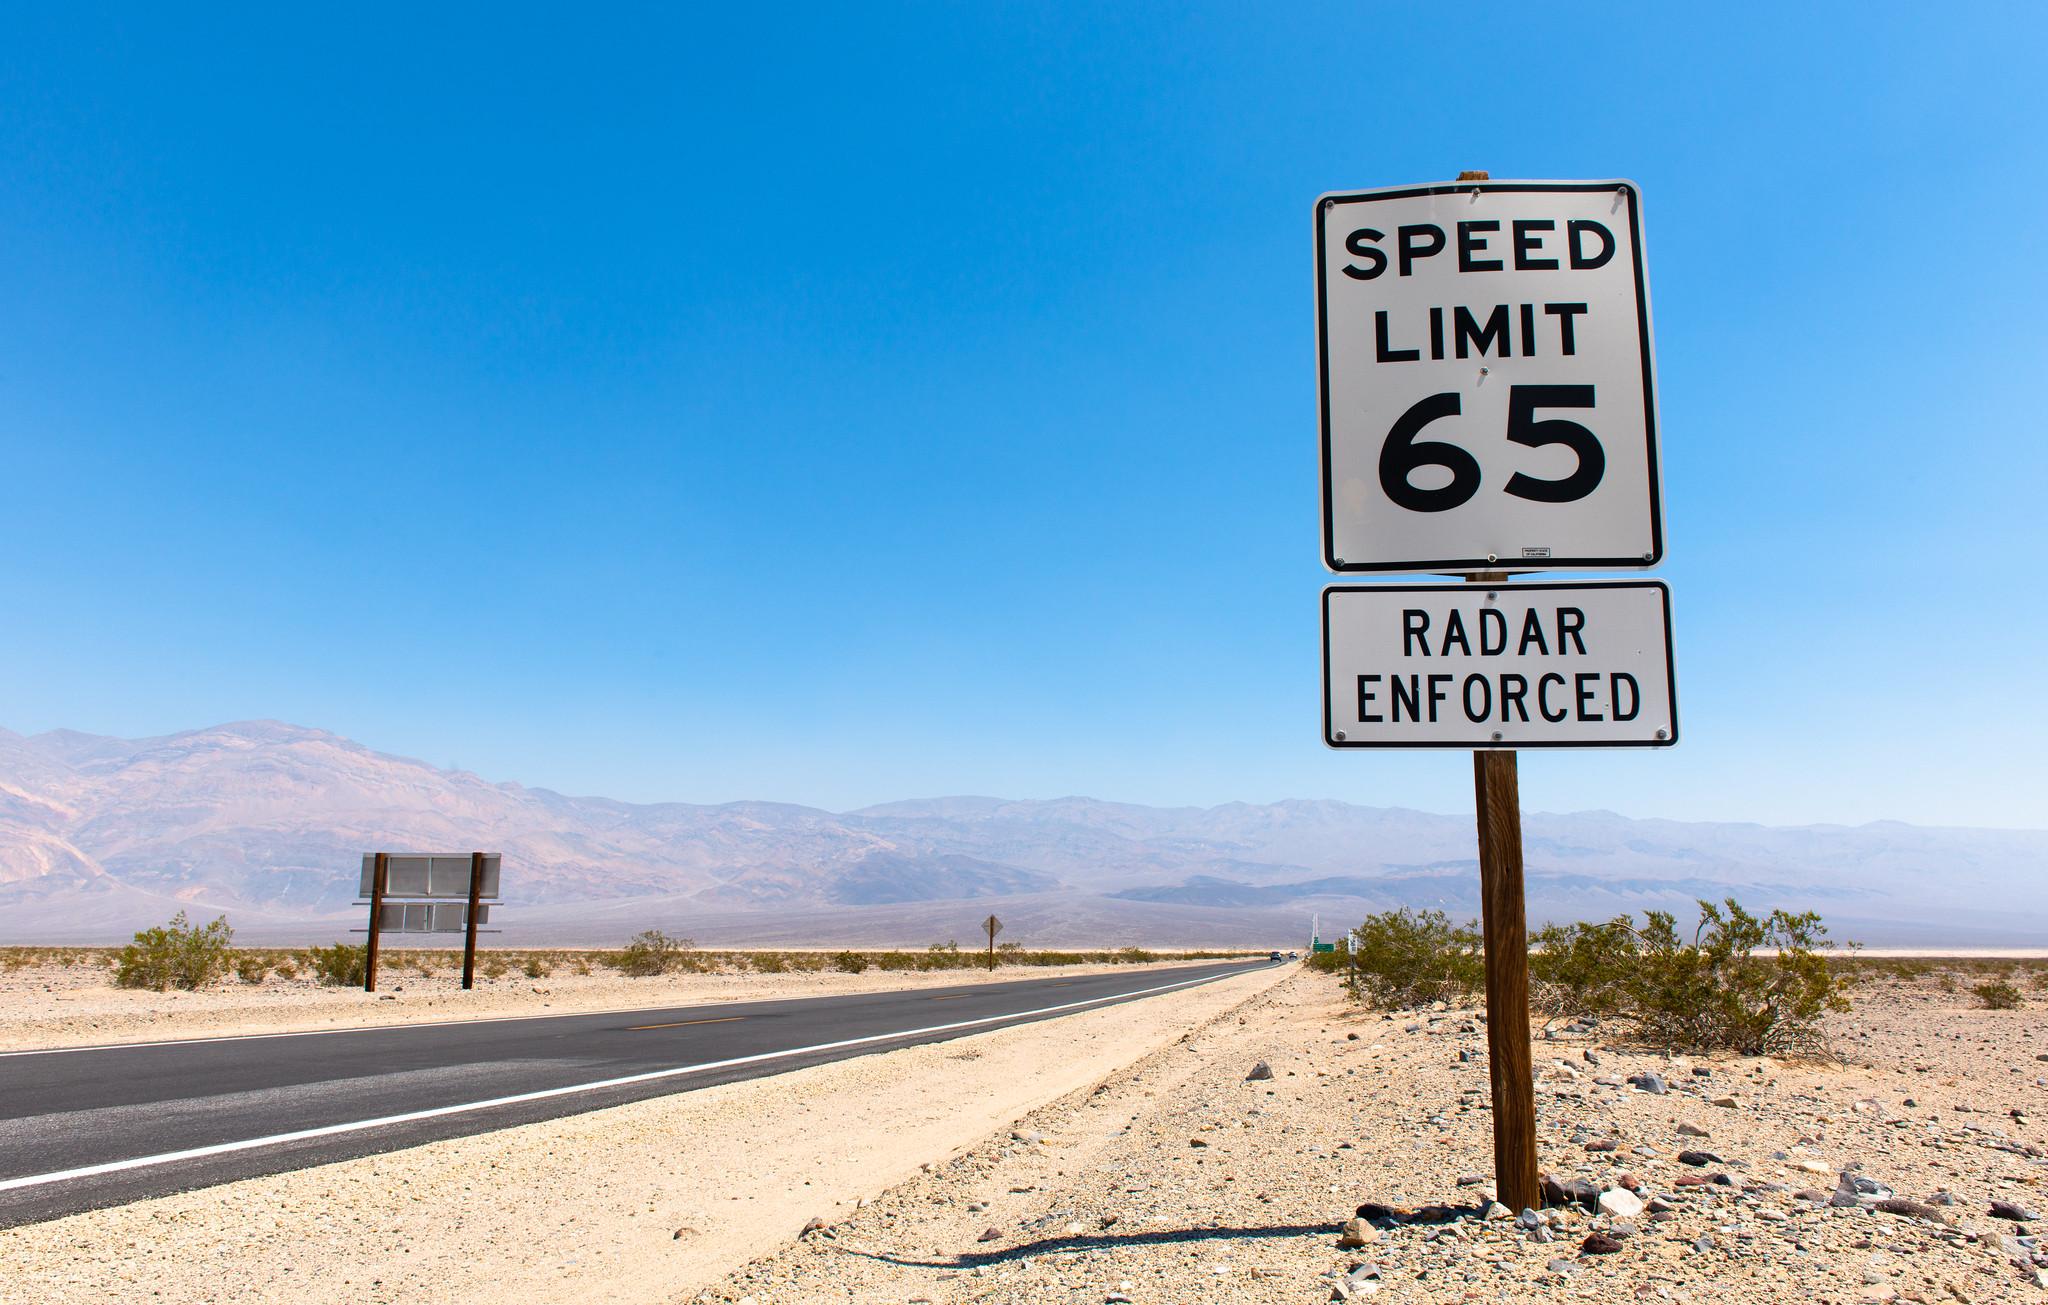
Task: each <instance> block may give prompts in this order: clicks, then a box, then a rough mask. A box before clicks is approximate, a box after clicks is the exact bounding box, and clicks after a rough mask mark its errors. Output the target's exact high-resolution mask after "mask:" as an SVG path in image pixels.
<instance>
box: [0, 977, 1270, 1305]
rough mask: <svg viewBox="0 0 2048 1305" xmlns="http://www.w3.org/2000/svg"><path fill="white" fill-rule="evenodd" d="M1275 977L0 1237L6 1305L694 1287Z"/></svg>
mask: <svg viewBox="0 0 2048 1305" xmlns="http://www.w3.org/2000/svg"><path fill="white" fill-rule="evenodd" d="M999 973H1000V972H999ZM1286 974H1287V971H1286V970H1284V969H1279V970H1260V971H1255V972H1253V973H1251V974H1247V975H1243V976H1239V977H1235V978H1231V979H1226V980H1222V981H1220V982H1218V983H1213V984H1206V985H1203V986H1201V987H1197V988H1192V989H1188V990H1185V991H1182V992H1175V993H1167V994H1162V995H1161V996H1158V997H1151V998H1147V999H1145V1000H1143V1001H1138V1002H1132V1003H1128V1004H1124V1005H1119V1006H1113V1007H1108V1008H1106V1009H1102V1010H1097V1011H1089V1012H1084V1013H1082V1014H1079V1015H1074V1016H1069V1017H1066V1018H1063V1019H1058V1020H1051V1021H1045V1022H1041V1023H1037V1024H1030V1025H1025V1026H1022V1027H1019V1028H1014V1029H1004V1030H998V1031H996V1032H992V1033H985V1034H980V1035H977V1036H974V1037H968V1038H962V1039H958V1040H956V1041H952V1042H946V1043H941V1044H937V1045H934V1046H928V1047H916V1048H911V1049H908V1050H904V1051H895V1052H889V1053H885V1054H881V1055H874V1056H865V1057H860V1058H857V1059H854V1060H849V1061H843V1062H840V1063H838V1064H833V1065H823V1066H817V1067H814V1068H809V1069H802V1070H797V1071H794V1072H792V1073H788V1074H783V1075H778V1076H776V1077H774V1078H768V1079H761V1080H756V1081H754V1082H750V1083H739V1084H730V1085H725V1086H719V1087H712V1088H706V1089H703V1090H700V1091H696V1092H689V1093H684V1094H680V1095H677V1096H672V1097H666V1098H662V1099H659V1100H655V1101H646V1102H639V1103H636V1104H633V1105H629V1106H622V1107H618V1108H615V1109H611V1110H604V1111H598V1112H593V1113H590V1114H586V1115H580V1116H576V1117H573V1118H569V1119H562V1120H554V1121H550V1122H547V1123H542V1124H535V1125H530V1126H527V1127H523V1128H516V1129H507V1130H505V1131H503V1132H498V1133H492V1134H488V1135H485V1136H481V1137H472V1138H460V1139H455V1140H452V1141H447V1142H439V1143H433V1144H430V1145H427V1146H423V1147H417V1148H413V1149H411V1150H406V1151H399V1152H394V1153H392V1154H389V1155H384V1156H376V1157H366V1158H364V1159H360V1160H351V1161H345V1162H342V1163H339V1164H333V1165H326V1166H322V1167H319V1168H315V1169H308V1170H303V1171H301V1172H298V1173H294V1174H280V1175H276V1176H273V1177H269V1178H259V1179H251V1180H248V1181H245V1182H239V1183H231V1184H225V1185H222V1186H219V1187H213V1188H208V1189H205V1190H202V1191H197V1192H190V1193H185V1194H182V1195H178V1196H173V1197H166V1198H163V1199H160V1200H153V1201H142V1202H137V1203H136V1204H133V1205H129V1206H125V1207H121V1208H117V1209H111V1210H101V1211H94V1212H91V1213H88V1214H82V1215H75V1216H72V1217H70V1218H65V1219H58V1220H52V1221H50V1222H48V1223H42V1224H34V1225H29V1226H26V1227H22V1228H15V1229H10V1230H5V1231H0V1266H4V1270H0V1300H4V1301H7V1302H10V1303H11V1302H16V1301H20V1302H29V1301H35V1302H43V1303H51V1305H56V1303H61V1302H104V1301H116V1300H118V1301H128V1300H147V1301H152V1302H202V1301H206V1302H212V1301H251V1300H265V1301H268V1300H292V1301H337V1302H341V1301H347V1302H351V1303H352V1305H361V1303H362V1302H387V1301H388V1302H399V1301H403V1302H408V1303H410V1302H443V1301H451V1302H452V1301H484V1300H488V1301H493V1302H507V1301H520V1302H524V1301H549V1302H553V1301H622V1302H624V1301H631V1302H658V1301H665V1300H673V1299H678V1298H682V1297H687V1296H688V1295H689V1294H691V1293H693V1292H694V1291H695V1290H696V1289H697V1288H699V1287H701V1286H703V1285H704V1284H706V1283H709V1282H713V1281H716V1280H717V1279H718V1278H719V1276H720V1275H722V1274H723V1273H725V1272H726V1271H727V1270H729V1269H730V1268H731V1267H732V1266H734V1265H736V1264H740V1263H744V1262H746V1261H747V1260H748V1259H749V1257H752V1256H759V1255H763V1254H766V1253H769V1252H771V1251H773V1250H774V1249H775V1248H776V1247H778V1246H782V1245H786V1244H788V1243H790V1242H792V1241H793V1240H794V1239H795V1238H796V1237H797V1235H798V1233H799V1232H800V1230H801V1229H802V1228H803V1227H804V1226H805V1224H806V1223H807V1222H808V1221H810V1220H811V1219H813V1218H818V1219H823V1220H827V1221H837V1220H840V1219H843V1218H845V1217H846V1216H847V1215H849V1214H850V1213H852V1212H853V1211H854V1210H855V1209H856V1208H857V1206H858V1203H859V1202H861V1201H863V1200H866V1199H869V1198H874V1197H877V1196H879V1195H880V1194H881V1193H882V1192H883V1191H884V1190H885V1189H887V1188H889V1187H890V1186H891V1185H892V1184H901V1183H903V1182H905V1181H906V1180H908V1179H911V1178H914V1177H915V1176H916V1175H917V1174H918V1173H919V1167H920V1166H921V1165H924V1164H926V1163H927V1162H934V1163H943V1162H945V1161H946V1160H947V1159H948V1158H949V1157H950V1156H952V1155H953V1154H956V1153H957V1152H958V1151H960V1150H961V1149H962V1148H965V1147H969V1146H972V1145H974V1144H976V1143H977V1142H979V1141H981V1139H983V1138H985V1137H986V1136H988V1135H989V1134H990V1133H991V1132H992V1131H1000V1130H1002V1129H1004V1128H1006V1127H1007V1125H1008V1124H1009V1122H1010V1121H1011V1120H1014V1119H1016V1118H1017V1117H1019V1116H1021V1115H1023V1114H1026V1113H1027V1112H1029V1111H1031V1110H1033V1109H1035V1108H1037V1107H1039V1106H1042V1105H1043V1104H1045V1103H1046V1102H1048V1101H1051V1100H1054V1099H1057V1098H1058V1097H1060V1096H1062V1095H1063V1094H1067V1093H1071V1092H1074V1091H1075V1090H1077V1089H1079V1090H1085V1089H1086V1088H1087V1087H1088V1086H1089V1085H1090V1084H1093V1083H1095V1082H1097V1081H1098V1080H1100V1079H1102V1078H1103V1077H1104V1076H1106V1075H1108V1074H1110V1073H1112V1072H1114V1071H1115V1070H1116V1069H1117V1068H1118V1067H1119V1066H1122V1065H1125V1064H1128V1063H1130V1062H1131V1061H1132V1060H1134V1059H1137V1058H1140V1057H1143V1056H1144V1055H1146V1054H1149V1053H1150V1052H1152V1051H1154V1050H1157V1049H1159V1048H1161V1047H1164V1046H1167V1045H1170V1044H1171V1043H1172V1042H1173V1040H1174V1039H1175V1038H1176V1037H1178V1036H1179V1035H1180V1033H1181V1032H1182V1031H1183V1030H1185V1029H1189V1028H1193V1027H1197V1026H1200V1025H1202V1024H1203V1023H1205V1022H1207V1021H1209V1020H1211V1019H1212V1018H1214V1017H1215V1016H1217V1015H1218V1014H1219V1013H1220V1012H1223V1011H1227V1010H1229V1009H1230V1008H1231V1007H1233V1006H1235V1005H1236V1004H1238V1003H1240V1002H1242V1001H1244V1000H1245V999H1246V998H1247V997H1249V996H1251V995H1253V994H1255V993H1257V992H1259V991H1262V990H1263V989H1265V988H1267V987H1270V986H1272V985H1273V984H1274V983H1276V982H1280V981H1282V980H1283V979H1284V977H1285V976H1286ZM771 977H774V976H771ZM845 977H851V976H845ZM897 977H899V978H900V977H901V976H897ZM954 977H955V978H957V977H958V976H954ZM749 995H751V993H750V994H749Z"/></svg>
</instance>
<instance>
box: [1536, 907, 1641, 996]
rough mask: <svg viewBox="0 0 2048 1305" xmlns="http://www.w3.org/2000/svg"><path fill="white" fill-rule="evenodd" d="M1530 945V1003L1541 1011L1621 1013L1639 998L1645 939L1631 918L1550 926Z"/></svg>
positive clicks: (1542, 930)
mask: <svg viewBox="0 0 2048 1305" xmlns="http://www.w3.org/2000/svg"><path fill="white" fill-rule="evenodd" d="M1529 947H1530V956H1529V1004H1530V1005H1531V1006H1534V1007H1535V1008H1536V1009H1537V1010H1542V1011H1549V1012H1552V1013H1557V1014H1562V1013H1565V1012H1570V1013H1572V1014H1577V1015H1616V1014H1620V1013H1622V1012H1624V1011H1625V1010H1627V1009H1628V1008H1629V1006H1630V1004H1631V1003H1632V1002H1633V1001H1634V1000H1635V993H1634V991H1633V989H1634V988H1635V986H1636V983H1635V980H1636V976H1637V974H1638V972H1639V963H1640V961H1641V959H1642V940H1641V939H1640V938H1639V937H1637V935H1636V930H1635V923H1634V921H1633V920H1631V919H1630V917H1628V916H1626V915H1623V916H1618V917H1616V918H1615V919H1612V920H1609V921H1607V922H1606V923H1604V924H1550V925H1545V926H1544V927H1543V928H1541V929H1538V930H1537V931H1536V933H1535V935H1534V936H1533V937H1531V938H1530V939H1529Z"/></svg>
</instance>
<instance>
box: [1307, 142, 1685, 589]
mask: <svg viewBox="0 0 2048 1305" xmlns="http://www.w3.org/2000/svg"><path fill="white" fill-rule="evenodd" d="M1639 209H1640V205H1639V201H1638V196H1637V193H1636V188H1635V186H1634V185H1633V184H1632V183H1630V182H1627V181H1489V180H1463V181H1458V182H1445V183H1442V184H1439V185H1424V186H1402V187H1394V188H1390V189H1384V190H1367V191H1355V192H1343V193H1332V194H1327V195H1324V196H1322V197H1320V198H1319V199H1318V200H1317V201H1316V208H1315V235H1316V241H1315V244H1316V325H1317V331H1316V342H1317V350H1318V354H1317V361H1318V376H1319V380H1320V387H1321V388H1320V400H1321V428H1322V508H1323V561H1324V565H1326V566H1328V567H1329V568H1330V569H1331V570H1333V571H1339V572H1351V571H1360V572H1367V571H1370V572H1383V571H1406V572H1430V571H1436V572H1451V573H1459V572H1465V571H1505V570H1515V571H1527V570H1551V569H1558V570H1564V569H1570V570H1583V569H1587V568H1612V567H1632V568H1637V569H1640V568H1643V567H1648V566H1652V565H1655V564H1656V563H1657V562H1658V561H1659V560H1660V559H1661V558H1662V557H1663V554H1664V531H1663V508H1662V501H1661V494H1660V489H1659V481H1658V466H1657V396H1656V367H1655V363H1654V360H1653V355H1652V351H1651V343H1650V298H1649V283H1648V280H1647V276H1646V273H1645V270H1644V266H1643V237H1642V226H1641V220H1640V212H1639Z"/></svg>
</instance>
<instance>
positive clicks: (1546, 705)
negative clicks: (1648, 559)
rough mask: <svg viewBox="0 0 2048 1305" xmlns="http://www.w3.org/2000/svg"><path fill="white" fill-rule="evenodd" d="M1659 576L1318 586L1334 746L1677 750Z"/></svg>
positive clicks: (1666, 612) (1665, 604)
mask: <svg viewBox="0 0 2048 1305" xmlns="http://www.w3.org/2000/svg"><path fill="white" fill-rule="evenodd" d="M1677 700H1678V691H1677V682H1676V680H1675V679H1674V678H1673V676H1672V671H1671V595H1670V592H1669V591H1668V590H1667V589H1666V588H1665V587H1664V585H1663V583H1662V582H1661V581H1656V580H1623V581H1607V582H1604V583H1603V582H1591V583H1581V584H1551V583H1538V584H1515V585H1499V586H1494V585H1487V586H1480V585H1476V584H1426V585H1397V584H1376V585H1330V586H1328V587H1326V588H1325V589H1324V590H1323V741H1324V742H1326V743H1328V744H1329V745H1330V746H1331V747H1333V748H1598V747H1607V748H1617V747H1619V748H1626V747H1668V746H1669V745H1671V744H1673V743H1676V742H1677V741H1678V708H1677Z"/></svg>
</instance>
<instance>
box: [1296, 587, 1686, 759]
mask: <svg viewBox="0 0 2048 1305" xmlns="http://www.w3.org/2000/svg"><path fill="white" fill-rule="evenodd" d="M1480 587H1481V586H1479V585H1476V584H1472V583H1469V582H1468V583H1464V584H1459V583H1457V582H1455V581H1453V582H1449V583H1445V582H1442V581H1438V582H1435V583H1432V584H1414V585H1386V584H1378V585H1324V586H1323V744H1324V746H1326V747H1329V748H1333V749H1340V750H1349V749H1365V750H1368V751H1388V750H1394V749H1402V750H1406V749H1412V748H1433V749H1435V750H1437V751H1439V752H1442V751H1446V750H1450V751H1459V752H1493V751H1503V752H1521V751H1526V750H1530V749H1535V748H1668V747H1671V746H1673V745H1675V744H1676V743H1677V742H1678V662H1677V659H1676V658H1675V657H1673V656H1672V648H1671V586H1669V585H1667V584H1665V583H1664V582H1663V581H1662V580H1577V581H1573V580H1545V581H1538V582H1536V583H1533V584H1516V585H1511V584H1490V585H1487V586H1485V587H1486V588H1488V589H1491V590H1493V591H1494V592H1495V593H1517V594H1527V593H1537V592H1540V591H1542V590H1546V589H1655V590H1656V591H1657V592H1658V594H1659V595H1661V597H1662V598H1663V602H1664V681H1665V686H1666V692H1667V693H1668V694H1669V695H1670V697H1669V701H1670V703H1671V737H1670V738H1668V739H1629V740H1616V741H1614V742H1612V743H1541V742H1535V743H1531V742H1521V743H1514V742H1509V741H1507V740H1502V741H1501V742H1499V743H1492V742H1486V743H1473V742H1445V743H1367V742H1362V741H1360V740H1356V739H1339V738H1338V737H1337V731H1336V722H1335V720H1334V718H1333V716H1332V713H1331V708H1332V706H1333V705H1334V704H1333V703H1332V702H1331V701H1330V595H1331V594H1415V593H1427V594H1442V593H1472V592H1474V591H1476V590H1478V589H1480Z"/></svg>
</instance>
